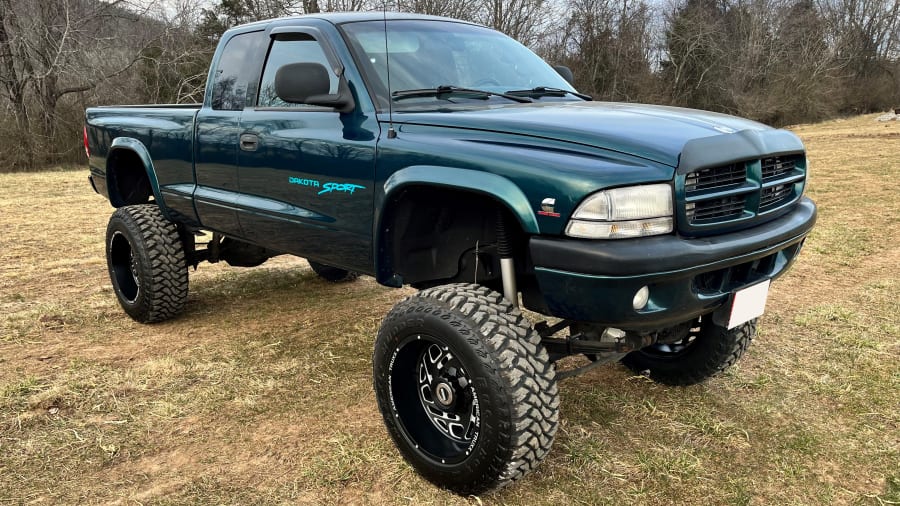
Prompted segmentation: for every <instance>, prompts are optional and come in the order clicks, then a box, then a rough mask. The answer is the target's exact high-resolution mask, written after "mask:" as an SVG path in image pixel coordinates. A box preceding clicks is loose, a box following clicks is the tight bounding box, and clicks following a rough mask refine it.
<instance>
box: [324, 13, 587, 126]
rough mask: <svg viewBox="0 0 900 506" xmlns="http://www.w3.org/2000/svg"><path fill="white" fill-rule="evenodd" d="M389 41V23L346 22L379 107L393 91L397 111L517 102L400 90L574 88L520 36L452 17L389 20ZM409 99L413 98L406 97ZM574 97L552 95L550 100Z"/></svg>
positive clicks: (496, 90) (495, 96)
mask: <svg viewBox="0 0 900 506" xmlns="http://www.w3.org/2000/svg"><path fill="white" fill-rule="evenodd" d="M387 26H388V37H387V42H385V37H384V22H382V21H366V22H359V23H347V24H344V25H342V26H341V28H342V29H343V30H344V32H345V34H346V35H347V39H348V42H349V43H350V46H351V48H352V50H353V51H354V53H355V56H356V59H357V61H358V62H359V63H360V66H361V67H362V70H363V73H364V74H366V79H367V80H368V82H369V84H370V86H371V87H372V91H373V92H374V94H375V95H376V97H377V98H378V102H379V108H385V107H387V100H388V97H389V95H393V96H394V98H395V101H394V107H395V109H403V108H416V107H422V106H423V105H430V106H432V107H433V106H434V105H436V104H438V105H440V106H442V107H444V106H446V105H448V103H449V104H454V103H458V104H465V105H467V106H471V105H472V104H473V103H475V104H481V105H482V106H483V105H486V104H487V103H488V102H490V103H491V104H494V103H510V104H514V103H516V102H515V101H510V100H508V99H504V98H503V97H501V96H497V95H491V96H477V95H475V96H473V95H471V94H470V95H465V94H461V93H457V94H437V95H434V94H433V95H432V96H428V95H425V96H421V97H420V96H416V97H412V98H410V97H404V100H402V101H400V100H396V99H397V98H398V97H397V95H398V93H397V92H406V91H409V90H423V89H430V88H437V87H439V86H455V87H462V88H473V89H479V90H487V91H493V92H501V93H502V92H505V91H509V90H523V89H532V88H537V87H540V86H544V87H551V88H560V89H564V90H573V88H572V86H571V85H570V84H569V83H568V82H567V81H566V80H565V79H563V78H562V76H560V75H559V74H558V73H557V72H556V71H555V70H553V68H552V67H550V65H548V64H547V63H546V62H544V60H542V59H541V58H540V57H538V56H537V55H536V54H534V53H532V52H531V50H530V49H528V48H527V47H525V46H523V45H522V44H519V43H518V42H516V41H515V40H513V39H511V38H509V37H507V36H506V35H503V34H502V33H499V32H495V31H494V30H489V29H487V28H483V27H480V26H473V25H468V24H464V23H454V22H447V21H423V20H417V21H412V20H405V21H388V22H387ZM385 46H387V48H388V50H389V51H390V66H391V72H390V92H388V86H387V83H388V78H387V76H388V73H387V65H386V63H385V61H386V59H385ZM406 98H409V99H406ZM554 99H556V100H571V99H572V97H571V96H570V97H568V98H559V97H556V98H554V97H548V98H547V100H554Z"/></svg>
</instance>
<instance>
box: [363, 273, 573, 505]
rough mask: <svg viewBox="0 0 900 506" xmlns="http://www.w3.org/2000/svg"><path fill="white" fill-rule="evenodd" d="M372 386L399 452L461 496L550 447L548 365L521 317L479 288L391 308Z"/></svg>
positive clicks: (455, 287)
mask: <svg viewBox="0 0 900 506" xmlns="http://www.w3.org/2000/svg"><path fill="white" fill-rule="evenodd" d="M374 383H375V385H374V386H375V393H376V397H377V401H378V407H379V409H380V410H381V413H382V416H383V418H384V421H385V424H386V425H387V429H388V432H389V433H390V435H391V437H392V438H393V440H394V442H395V443H396V445H397V447H398V448H399V450H400V453H401V454H403V456H404V458H406V460H407V461H408V462H409V463H410V464H411V465H412V466H413V467H414V468H415V469H416V470H417V471H418V472H419V473H420V474H421V475H422V476H424V477H425V478H427V479H428V480H430V481H431V482H433V483H435V484H437V485H439V486H442V487H446V488H448V489H450V490H452V491H454V492H457V493H459V494H478V493H481V492H484V491H487V490H491V489H495V488H499V487H502V486H504V485H506V484H508V483H511V482H512V481H515V480H518V479H519V478H522V477H523V476H525V475H526V474H527V473H529V472H530V471H532V470H533V469H535V468H536V467H537V465H538V464H539V463H540V461H541V459H543V458H544V456H545V455H546V454H547V452H548V451H549V450H550V447H551V445H552V443H553V437H554V435H555V433H556V429H557V425H558V420H559V394H558V390H557V386H556V377H555V372H554V368H553V366H552V365H551V364H550V361H549V358H548V356H547V352H546V350H544V348H543V346H541V344H540V338H539V336H538V334H537V332H535V331H534V330H533V329H532V328H531V326H530V325H529V324H528V322H527V320H526V319H525V317H524V316H523V315H522V313H521V312H520V311H519V310H518V309H517V308H515V307H513V306H512V305H511V304H510V303H509V302H508V301H506V299H504V298H503V296H501V295H500V294H498V293H497V292H494V291H491V290H490V289H488V288H486V287H483V286H479V285H473V284H452V285H443V286H437V287H434V288H429V289H427V290H423V291H421V292H419V293H417V294H415V295H413V296H411V297H408V298H407V299H405V300H403V301H402V302H400V303H398V304H397V305H396V306H394V308H393V309H392V310H391V311H390V313H388V315H387V317H386V318H385V319H384V322H383V323H382V325H381V329H380V330H379V332H378V338H377V340H376V343H375V356H374ZM442 391H443V393H442Z"/></svg>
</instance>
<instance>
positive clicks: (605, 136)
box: [394, 102, 771, 167]
mask: <svg viewBox="0 0 900 506" xmlns="http://www.w3.org/2000/svg"><path fill="white" fill-rule="evenodd" d="M394 122H395V123H400V124H404V123H406V124H415V125H426V126H437V127H448V128H460V129H470V130H481V131H491V132H498V133H508V134H515V135H526V136H532V137H541V138H545V139H554V140H558V141H563V142H571V143H577V144H582V145H587V146H593V147H597V148H601V149H605V150H611V151H616V152H620V153H625V154H628V155H632V156H637V157H641V158H645V159H647V160H652V161H655V162H658V163H663V164H666V165H669V166H672V167H677V166H678V157H679V155H680V153H681V150H682V148H683V147H684V145H685V143H687V142H688V141H691V140H693V139H698V138H701V137H710V136H714V135H722V134H729V133H734V132H737V131H740V130H771V128H770V127H767V126H765V125H763V124H761V123H757V122H755V121H750V120H746V119H742V118H736V117H734V116H728V115H725V114H717V113H713V112H707V111H698V110H694V109H682V108H678V107H665V106H652V105H639V104H623V103H611V102H565V103H560V102H546V103H540V102H538V103H534V104H522V105H509V106H499V107H495V108H488V109H484V108H479V109H454V110H452V111H448V112H401V113H395V114H394Z"/></svg>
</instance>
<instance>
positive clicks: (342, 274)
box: [307, 260, 359, 283]
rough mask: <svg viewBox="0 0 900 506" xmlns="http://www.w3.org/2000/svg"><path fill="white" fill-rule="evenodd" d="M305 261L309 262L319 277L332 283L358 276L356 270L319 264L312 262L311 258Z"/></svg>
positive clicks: (351, 279) (346, 280)
mask: <svg viewBox="0 0 900 506" xmlns="http://www.w3.org/2000/svg"><path fill="white" fill-rule="evenodd" d="M307 262H308V263H309V266H310V267H312V270H313V271H315V273H316V274H318V275H319V277H320V278H322V279H325V280H327V281H331V282H332V283H345V282H349V281H353V280H355V279H356V278H358V277H359V273H358V272H353V271H348V270H345V269H340V268H338V267H332V266H330V265H325V264H320V263H318V262H313V261H312V260H307Z"/></svg>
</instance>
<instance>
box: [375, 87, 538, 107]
mask: <svg viewBox="0 0 900 506" xmlns="http://www.w3.org/2000/svg"><path fill="white" fill-rule="evenodd" d="M449 95H472V97H471V98H479V99H484V100H487V99H488V98H489V97H503V98H505V99H507V100H512V101H514V102H519V103H523V104H527V103H530V102H533V100H531V99H530V98H526V97H519V96H516V95H511V94H509V93H498V92H496V91H488V90H476V89H474V88H463V87H461V86H453V85H450V84H445V85H441V86H438V87H437V88H425V89H421V90H400V91H395V92H393V93H391V98H392V99H393V100H403V99H404V98H423V97H435V98H439V99H440V98H445V97H447V96H449Z"/></svg>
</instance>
